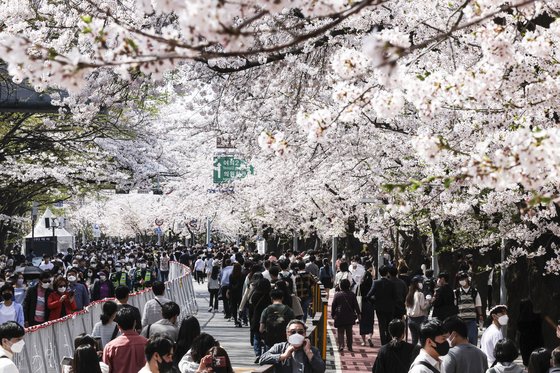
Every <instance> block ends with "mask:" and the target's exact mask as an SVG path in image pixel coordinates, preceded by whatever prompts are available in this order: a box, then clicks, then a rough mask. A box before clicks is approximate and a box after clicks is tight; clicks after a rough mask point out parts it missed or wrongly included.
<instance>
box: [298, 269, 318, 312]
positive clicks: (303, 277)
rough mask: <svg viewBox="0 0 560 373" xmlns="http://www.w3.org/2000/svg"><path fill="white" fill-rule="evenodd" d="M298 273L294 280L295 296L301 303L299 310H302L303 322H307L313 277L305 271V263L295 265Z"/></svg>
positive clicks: (311, 297) (313, 282) (313, 284)
mask: <svg viewBox="0 0 560 373" xmlns="http://www.w3.org/2000/svg"><path fill="white" fill-rule="evenodd" d="M297 266H298V269H299V271H298V272H297V274H296V277H295V279H294V287H295V292H296V296H297V297H298V298H299V300H300V302H301V308H302V310H303V318H302V320H303V322H306V321H307V314H308V312H309V306H310V305H311V301H312V300H313V287H314V286H315V279H314V278H313V276H312V275H311V274H310V273H308V272H307V271H306V270H305V262H304V261H299V262H298V263H297Z"/></svg>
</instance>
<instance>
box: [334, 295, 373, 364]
mask: <svg viewBox="0 0 560 373" xmlns="http://www.w3.org/2000/svg"><path fill="white" fill-rule="evenodd" d="M333 295H334V291H331V293H330V296H329V319H328V323H327V324H328V329H329V331H330V332H329V335H330V337H331V341H330V342H331V343H330V346H334V348H333V347H331V354H332V358H331V360H333V361H334V362H335V363H334V365H335V368H334V369H335V370H334V371H336V372H338V373H340V372H371V368H372V366H373V362H374V361H375V358H376V357H377V353H378V351H379V348H380V347H381V340H380V339H379V330H378V328H377V320H376V323H375V325H374V334H373V340H372V341H373V344H374V347H369V345H366V346H360V344H361V343H362V339H361V337H360V327H359V325H358V324H356V325H354V328H353V336H354V338H353V343H352V349H353V352H350V351H348V350H347V349H344V351H342V352H339V351H338V345H337V343H336V328H335V327H334V320H333V319H332V318H330V314H331V304H332V298H333ZM327 367H329V364H327ZM331 369H332V368H331ZM334 371H333V372H334Z"/></svg>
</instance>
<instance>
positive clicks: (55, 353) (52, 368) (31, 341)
mask: <svg viewBox="0 0 560 373" xmlns="http://www.w3.org/2000/svg"><path fill="white" fill-rule="evenodd" d="M165 286H166V296H167V297H168V298H169V299H173V301H174V302H176V303H177V304H179V307H181V314H180V316H179V318H180V320H179V322H180V321H181V319H183V318H186V317H188V316H191V315H193V314H196V313H197V311H198V307H197V304H196V298H195V293H194V288H193V285H192V276H191V270H190V268H189V267H187V266H184V265H182V264H180V263H178V262H170V263H169V280H168V281H167V282H166V283H165ZM152 298H153V293H152V291H151V288H149V289H145V290H142V291H139V292H136V293H132V294H130V298H129V300H128V303H129V304H131V305H133V306H135V307H138V308H139V309H140V311H143V309H144V305H145V304H146V302H147V301H148V300H150V299H152ZM108 300H112V299H104V300H101V301H97V302H93V303H91V304H90V305H89V306H87V307H86V309H85V310H83V311H80V312H76V313H73V314H71V315H68V316H65V317H63V318H60V319H58V320H53V321H49V322H46V323H44V324H41V325H37V326H33V327H31V328H27V329H26V333H25V337H24V341H25V347H24V349H23V351H22V352H21V353H19V354H15V355H14V362H15V364H16V366H17V367H18V369H19V371H20V373H59V372H60V361H61V360H62V358H63V357H64V356H73V354H74V338H75V337H76V336H77V335H79V334H81V333H91V331H92V330H93V326H94V325H95V323H96V322H97V321H99V316H100V315H101V308H102V305H103V303H104V302H106V301H108Z"/></svg>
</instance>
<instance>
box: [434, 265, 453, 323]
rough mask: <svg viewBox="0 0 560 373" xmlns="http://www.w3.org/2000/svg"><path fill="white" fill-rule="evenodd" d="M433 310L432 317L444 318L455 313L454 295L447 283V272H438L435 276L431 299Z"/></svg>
mask: <svg viewBox="0 0 560 373" xmlns="http://www.w3.org/2000/svg"><path fill="white" fill-rule="evenodd" d="M431 301H432V306H433V307H434V311H433V312H432V317H437V318H438V319H440V320H445V319H447V318H448V317H450V316H456V315H457V306H456V305H455V296H454V294H453V289H452V288H451V285H449V273H447V272H440V273H439V274H438V276H437V288H436V291H435V293H434V297H433V298H432V299H431Z"/></svg>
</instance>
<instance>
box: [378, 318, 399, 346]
mask: <svg viewBox="0 0 560 373" xmlns="http://www.w3.org/2000/svg"><path fill="white" fill-rule="evenodd" d="M375 313H376V314H377V323H378V324H379V337H380V338H381V344H382V345H385V344H387V343H389V341H391V336H390V335H389V323H390V322H391V320H392V319H393V316H394V314H393V312H391V311H389V312H387V311H379V310H376V311H375Z"/></svg>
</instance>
